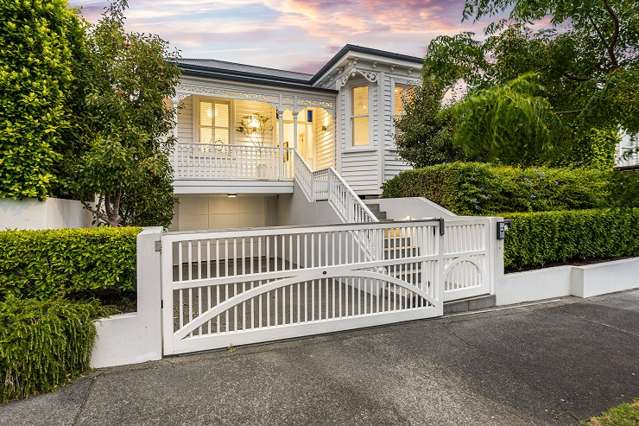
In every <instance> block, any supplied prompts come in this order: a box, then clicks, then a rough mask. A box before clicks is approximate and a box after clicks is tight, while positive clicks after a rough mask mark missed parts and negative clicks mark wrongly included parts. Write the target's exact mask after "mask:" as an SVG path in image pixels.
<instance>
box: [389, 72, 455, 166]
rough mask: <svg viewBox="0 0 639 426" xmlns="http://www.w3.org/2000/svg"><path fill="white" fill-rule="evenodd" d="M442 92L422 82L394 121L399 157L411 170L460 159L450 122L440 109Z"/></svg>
mask: <svg viewBox="0 0 639 426" xmlns="http://www.w3.org/2000/svg"><path fill="white" fill-rule="evenodd" d="M442 97H443V89H442V88H441V87H438V86H437V85H436V84H435V83H434V82H433V81H430V80H425V81H424V82H423V84H422V85H421V87H419V88H415V89H414V90H412V91H411V94H410V96H409V97H408V99H404V100H403V102H404V114H402V115H401V116H400V117H399V118H398V119H397V120H396V122H395V128H396V129H397V134H396V138H395V139H396V144H397V150H398V154H399V155H400V157H402V158H403V159H404V160H406V161H407V162H408V163H409V164H411V165H412V166H413V167H425V166H430V165H433V164H440V163H447V162H451V161H455V160H463V159H464V154H463V152H462V151H461V150H460V149H458V148H456V147H455V146H454V145H453V141H452V127H451V126H452V122H451V117H450V115H449V114H446V113H445V112H443V108H442Z"/></svg>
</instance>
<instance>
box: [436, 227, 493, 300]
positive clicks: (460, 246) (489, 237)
mask: <svg viewBox="0 0 639 426" xmlns="http://www.w3.org/2000/svg"><path fill="white" fill-rule="evenodd" d="M491 220H492V219H491V218H482V217H466V218H455V219H453V220H446V224H445V234H444V259H445V264H446V275H445V277H444V300H445V301H448V300H456V299H463V298H466V297H472V296H479V295H482V294H489V293H490V292H491V289H492V287H493V286H494V282H493V279H494V278H493V276H494V271H493V267H494V262H495V259H494V256H495V255H496V253H495V246H494V245H493V244H491V243H492V242H494V241H495V238H496V237H495V235H494V234H493V233H492V230H493V229H494V228H493V227H492V226H491Z"/></svg>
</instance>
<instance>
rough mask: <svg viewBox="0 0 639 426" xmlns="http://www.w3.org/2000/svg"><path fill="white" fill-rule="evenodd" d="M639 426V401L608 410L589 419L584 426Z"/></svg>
mask: <svg viewBox="0 0 639 426" xmlns="http://www.w3.org/2000/svg"><path fill="white" fill-rule="evenodd" d="M638 424H639V399H635V400H634V401H633V402H627V403H623V404H619V405H617V406H616V407H613V408H610V409H608V410H606V411H604V413H603V414H602V415H601V416H597V417H593V418H591V419H590V420H589V421H588V422H587V423H586V426H636V425H638Z"/></svg>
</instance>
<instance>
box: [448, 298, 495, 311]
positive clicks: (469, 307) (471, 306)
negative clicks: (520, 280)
mask: <svg viewBox="0 0 639 426" xmlns="http://www.w3.org/2000/svg"><path fill="white" fill-rule="evenodd" d="M496 304H497V299H496V297H495V295H494V294H486V295H483V296H475V297H468V298H466V299H459V300H451V301H449V302H444V315H449V314H459V313H462V312H472V311H480V310H482V309H488V308H492V307H494V306H496Z"/></svg>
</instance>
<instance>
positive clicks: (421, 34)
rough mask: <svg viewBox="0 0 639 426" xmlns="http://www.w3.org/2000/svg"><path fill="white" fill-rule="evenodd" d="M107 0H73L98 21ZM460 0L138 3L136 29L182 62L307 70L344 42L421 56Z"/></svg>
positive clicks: (457, 26)
mask: <svg viewBox="0 0 639 426" xmlns="http://www.w3.org/2000/svg"><path fill="white" fill-rule="evenodd" d="M106 3H107V0H71V5H72V6H76V7H77V6H83V7H84V9H83V12H82V13H83V15H84V16H85V17H87V19H89V20H91V21H95V20H96V19H97V18H98V16H99V14H100V13H101V10H102V9H103V7H104V6H105V5H106ZM463 3H464V0H402V1H388V0H263V1H257V0H135V1H131V2H130V5H131V7H130V9H129V10H128V11H127V18H128V20H127V26H128V28H129V29H131V30H134V31H142V32H153V33H158V34H159V35H160V36H161V37H163V38H165V39H167V40H168V41H170V42H171V43H172V44H174V45H175V46H177V47H178V48H179V49H181V50H182V51H183V55H184V56H185V57H202V58H204V57H209V58H217V59H222V60H228V61H234V62H244V63H250V64H255V65H263V66H271V67H279V68H287V69H296V70H303V71H307V72H312V71H315V70H317V69H318V68H319V67H320V66H321V65H322V64H323V63H324V62H325V61H326V60H328V58H330V56H331V55H333V54H334V53H335V52H336V51H337V50H338V49H339V48H341V47H342V46H343V45H344V44H346V43H354V44H361V45H364V46H368V47H374V48H379V49H384V50H391V51H396V52H399V53H405V54H411V55H416V56H423V54H424V53H425V49H426V46H427V44H428V42H429V41H430V40H431V39H432V38H434V37H436V36H437V35H440V34H450V33H455V32H459V31H479V30H481V28H482V26H483V24H477V23H472V22H463V23H462V22H461V17H462V8H463Z"/></svg>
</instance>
